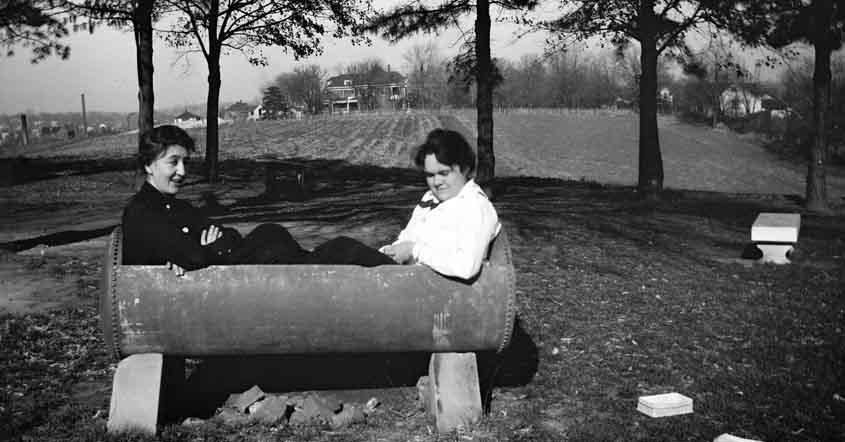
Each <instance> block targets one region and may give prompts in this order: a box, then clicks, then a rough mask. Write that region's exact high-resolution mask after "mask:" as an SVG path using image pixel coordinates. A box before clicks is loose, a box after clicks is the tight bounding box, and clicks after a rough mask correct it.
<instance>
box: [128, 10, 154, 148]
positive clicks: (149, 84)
mask: <svg viewBox="0 0 845 442" xmlns="http://www.w3.org/2000/svg"><path fill="white" fill-rule="evenodd" d="M132 26H133V28H134V31H135V64H136V68H137V70H138V143H139V147H140V141H141V135H142V134H143V133H144V132H147V131H149V130H151V129H152V128H153V125H154V124H155V120H154V119H153V109H154V106H155V94H154V92H153V1H152V0H141V1H139V2H138V5H137V7H136V8H135V11H134V12H133V16H132Z"/></svg>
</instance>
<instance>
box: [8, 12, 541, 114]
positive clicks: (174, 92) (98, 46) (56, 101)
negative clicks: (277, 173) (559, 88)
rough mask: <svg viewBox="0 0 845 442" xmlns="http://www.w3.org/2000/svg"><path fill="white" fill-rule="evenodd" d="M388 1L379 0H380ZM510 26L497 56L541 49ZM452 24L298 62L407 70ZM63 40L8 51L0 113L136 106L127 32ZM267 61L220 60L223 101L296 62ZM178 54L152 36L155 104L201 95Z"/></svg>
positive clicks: (197, 67) (275, 53)
mask: <svg viewBox="0 0 845 442" xmlns="http://www.w3.org/2000/svg"><path fill="white" fill-rule="evenodd" d="M385 2H387V3H389V0H383V1H382V3H385ZM517 30H518V29H517V28H516V27H515V26H511V25H506V24H501V23H494V24H493V32H492V34H493V36H492V39H493V43H492V50H493V56H494V57H502V58H508V59H512V60H518V59H519V57H521V56H522V55H523V54H529V53H535V54H536V53H540V52H541V51H542V50H543V44H544V37H543V36H542V35H537V34H534V35H529V36H527V37H523V38H521V39H516V38H515V37H514V35H515V32H516V31H517ZM458 35H459V34H458V32H457V30H449V31H447V32H445V33H443V34H441V35H439V36H438V35H431V34H428V35H426V34H421V35H420V36H418V37H415V38H410V39H407V40H403V41H401V42H400V43H398V44H396V45H390V44H389V43H387V42H386V41H385V40H382V39H381V38H378V37H373V44H372V46H357V47H356V46H353V45H351V44H350V43H348V41H337V40H333V39H326V40H325V41H324V46H323V47H324V53H323V55H321V56H319V57H313V58H309V59H304V60H301V61H300V62H299V63H307V64H311V63H316V64H318V65H320V66H321V67H322V68H323V69H324V70H326V71H327V72H328V73H329V75H333V74H336V73H337V69H338V68H339V67H340V66H343V65H347V64H350V63H354V62H356V61H363V60H365V59H369V58H378V59H380V60H381V61H382V62H383V63H384V64H385V65H387V64H389V65H391V69H393V70H398V71H400V72H402V73H403V74H404V69H403V60H402V56H403V54H404V53H405V52H407V51H408V49H409V48H410V47H411V46H413V45H414V44H418V43H422V42H426V41H428V40H434V41H435V42H436V43H437V46H438V48H439V49H440V51H441V53H442V55H444V56H451V55H454V54H455V53H456V52H457V50H458V46H459V43H456V41H457V38H458ZM68 42H69V44H70V46H71V56H70V59H68V60H60V59H58V58H56V57H52V58H49V59H47V60H44V61H42V62H40V63H38V64H34V65H33V64H30V62H29V60H30V57H31V52H30V51H29V50H28V49H24V48H21V49H19V50H18V51H17V53H16V55H15V56H13V57H3V58H0V84H2V85H3V86H2V87H0V114H4V113H5V114H14V113H22V112H26V113H37V112H75V111H80V110H81V98H80V94H83V93H84V94H85V102H86V109H87V110H88V111H118V112H131V111H137V109H138V101H137V91H138V87H137V84H138V83H137V74H136V70H135V45H134V39H133V36H132V34H131V33H129V32H124V31H117V30H113V29H110V28H106V27H100V28H98V29H97V30H96V31H95V32H94V33H93V34H88V33H86V32H83V33H79V34H75V35H72V36H71V37H70V38H69V39H68ZM264 53H265V54H266V55H267V56H268V59H269V65H268V66H266V67H255V66H252V65H250V64H249V62H247V60H246V58H245V57H244V56H243V55H242V54H240V53H233V54H231V55H228V56H225V57H224V58H223V60H222V63H221V64H222V73H221V75H222V86H221V91H220V99H221V101H223V102H233V101H237V100H244V101H254V102H257V101H258V100H259V97H260V90H261V89H262V87H263V86H265V85H266V84H267V83H268V82H269V81H271V80H272V79H273V78H274V77H276V76H277V75H278V74H280V73H283V72H290V71H292V70H293V69H294V68H295V67H296V65H297V62H296V61H295V60H294V59H293V57H291V56H288V55H285V54H283V53H282V52H281V50H280V49H279V48H266V49H265V50H264ZM188 61H189V62H188V63H186V62H184V57H183V59H182V61H179V57H178V53H177V52H176V51H175V50H173V49H172V48H170V47H168V46H167V44H166V43H165V42H164V41H162V40H161V39H159V38H155V41H154V48H153V64H154V66H155V75H154V78H153V82H154V87H155V104H156V108H159V109H161V108H169V107H173V106H185V105H190V104H199V103H204V102H205V101H206V94H207V80H206V78H207V68H206V65H205V60H204V59H203V58H202V56H200V55H199V54H193V55H191V56H189V57H188Z"/></svg>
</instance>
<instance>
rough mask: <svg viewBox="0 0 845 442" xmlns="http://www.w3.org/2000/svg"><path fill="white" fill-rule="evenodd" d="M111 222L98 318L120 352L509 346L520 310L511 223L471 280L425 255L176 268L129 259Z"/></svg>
mask: <svg viewBox="0 0 845 442" xmlns="http://www.w3.org/2000/svg"><path fill="white" fill-rule="evenodd" d="M121 257H122V249H121V231H120V228H119V227H118V228H117V229H115V230H114V232H113V233H112V235H111V238H110V240H109V246H108V250H107V253H106V259H105V265H104V266H103V290H101V297H100V318H101V326H102V330H103V335H104V337H105V341H106V344H107V345H108V346H109V347H110V348H111V349H112V350H113V352H114V354H115V356H116V357H118V358H122V357H124V356H127V355H130V354H135V353H163V354H169V355H179V356H187V357H202V356H215V355H261V354H270V355H272V354H316V353H349V352H396V351H433V352H458V351H481V350H497V351H501V350H503V349H504V348H505V347H506V346H507V345H508V343H509V340H510V336H511V332H512V329H513V322H514V315H515V299H514V298H515V288H514V269H513V265H512V263H511V256H510V246H509V245H508V240H507V237H506V234H505V232H504V229H503V230H502V232H501V233H500V234H499V236H498V237H497V238H496V240H495V241H494V243H493V245H492V246H491V251H490V256H489V259H488V260H487V261H485V262H484V264H483V266H482V270H481V273H480V275H479V276H478V277H477V278H476V279H475V280H473V281H471V282H465V281H459V280H455V279H451V278H447V277H444V276H442V275H439V274H437V273H435V272H434V271H432V270H431V269H429V268H428V267H425V266H421V265H413V266H408V265H405V266H403V265H387V266H379V267H360V266H349V265H332V266H329V265H233V266H212V267H208V268H205V269H201V270H196V271H192V272H188V273H186V274H185V275H184V276H182V277H177V276H176V275H175V274H174V273H173V272H171V271H170V270H168V269H167V268H165V267H164V266H139V265H132V266H129V265H122V264H121Z"/></svg>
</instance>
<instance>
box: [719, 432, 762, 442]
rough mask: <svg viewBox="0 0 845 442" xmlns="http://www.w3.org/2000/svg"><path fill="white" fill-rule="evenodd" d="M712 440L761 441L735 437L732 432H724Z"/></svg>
mask: <svg viewBox="0 0 845 442" xmlns="http://www.w3.org/2000/svg"><path fill="white" fill-rule="evenodd" d="M713 442H762V441H759V440H757V439H745V438H742V437H736V436H734V435H733V434H728V433H724V434H721V435H719V437H717V438H715V439H713Z"/></svg>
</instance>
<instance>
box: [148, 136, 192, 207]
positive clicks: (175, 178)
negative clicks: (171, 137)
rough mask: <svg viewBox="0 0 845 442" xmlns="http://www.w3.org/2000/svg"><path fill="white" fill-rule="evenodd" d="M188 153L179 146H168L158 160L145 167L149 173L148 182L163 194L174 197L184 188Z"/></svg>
mask: <svg viewBox="0 0 845 442" xmlns="http://www.w3.org/2000/svg"><path fill="white" fill-rule="evenodd" d="M187 157H188V151H187V149H185V148H184V147H182V146H179V145H178V144H174V145H172V146H167V150H165V151H164V153H162V154H161V155H159V157H158V158H156V159H155V160H154V161H153V162H152V163H150V164H148V165H146V166H144V169H146V171H147V182H148V183H150V184H152V185H153V187H155V188H156V189H158V191H159V192H161V193H166V194H169V195H173V194H175V193H176V192H178V191H179V187H181V186H182V180H184V179H185V158H187Z"/></svg>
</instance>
